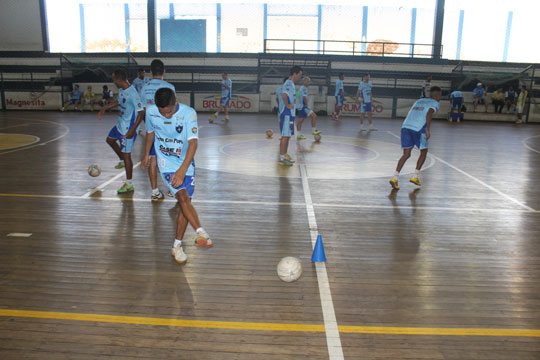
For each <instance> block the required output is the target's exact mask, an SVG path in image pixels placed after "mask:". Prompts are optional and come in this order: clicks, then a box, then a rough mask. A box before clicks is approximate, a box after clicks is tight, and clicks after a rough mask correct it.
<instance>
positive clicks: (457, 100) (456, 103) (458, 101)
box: [448, 90, 463, 122]
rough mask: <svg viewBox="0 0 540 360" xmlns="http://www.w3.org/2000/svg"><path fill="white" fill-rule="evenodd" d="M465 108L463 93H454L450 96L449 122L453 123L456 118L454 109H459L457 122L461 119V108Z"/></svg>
mask: <svg viewBox="0 0 540 360" xmlns="http://www.w3.org/2000/svg"><path fill="white" fill-rule="evenodd" d="M462 106H463V93H462V92H461V91H458V90H456V91H452V93H451V94H450V118H449V119H448V120H449V121H452V119H453V116H454V109H456V108H457V111H458V117H457V122H459V121H460V119H461V107H462Z"/></svg>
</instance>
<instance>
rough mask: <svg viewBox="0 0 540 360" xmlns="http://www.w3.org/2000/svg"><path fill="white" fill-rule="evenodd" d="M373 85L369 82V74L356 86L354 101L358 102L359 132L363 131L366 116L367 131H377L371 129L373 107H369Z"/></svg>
mask: <svg viewBox="0 0 540 360" xmlns="http://www.w3.org/2000/svg"><path fill="white" fill-rule="evenodd" d="M372 88H373V83H372V82H371V81H369V74H366V76H364V80H363V81H361V82H360V84H359V85H358V90H357V91H356V99H357V101H358V102H360V131H364V130H365V129H364V118H365V117H366V113H367V114H368V121H369V131H375V130H377V129H376V128H375V127H373V106H372V105H371V89H372Z"/></svg>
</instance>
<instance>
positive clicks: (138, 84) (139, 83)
mask: <svg viewBox="0 0 540 360" xmlns="http://www.w3.org/2000/svg"><path fill="white" fill-rule="evenodd" d="M149 81H150V80H149V79H148V78H147V77H144V69H143V68H140V69H139V76H137V77H136V78H135V80H133V86H135V89H136V90H137V92H138V93H139V95H140V94H141V90H142V88H143V87H144V85H146V84H147V83H148V82H149Z"/></svg>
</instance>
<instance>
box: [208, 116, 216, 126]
mask: <svg viewBox="0 0 540 360" xmlns="http://www.w3.org/2000/svg"><path fill="white" fill-rule="evenodd" d="M216 118H217V116H216V114H212V115H210V119H208V122H209V123H210V124H213V123H214V120H215V119H216Z"/></svg>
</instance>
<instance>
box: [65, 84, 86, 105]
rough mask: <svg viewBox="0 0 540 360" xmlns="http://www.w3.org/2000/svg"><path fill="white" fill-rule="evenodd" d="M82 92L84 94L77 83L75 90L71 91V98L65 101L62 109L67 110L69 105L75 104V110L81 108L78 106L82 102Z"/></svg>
mask: <svg viewBox="0 0 540 360" xmlns="http://www.w3.org/2000/svg"><path fill="white" fill-rule="evenodd" d="M82 94H83V91H82V90H79V85H75V87H74V88H73V91H72V92H71V99H69V100H68V101H66V102H65V103H64V106H62V108H61V109H60V111H65V110H66V107H68V106H69V105H75V110H79V109H78V108H77V106H79V103H80V102H81V96H82Z"/></svg>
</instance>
